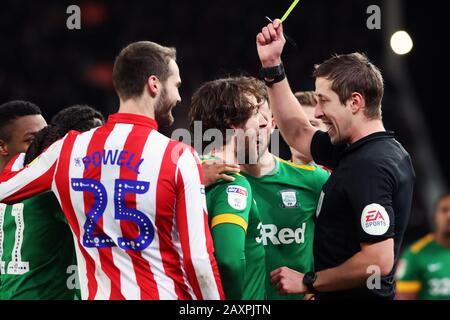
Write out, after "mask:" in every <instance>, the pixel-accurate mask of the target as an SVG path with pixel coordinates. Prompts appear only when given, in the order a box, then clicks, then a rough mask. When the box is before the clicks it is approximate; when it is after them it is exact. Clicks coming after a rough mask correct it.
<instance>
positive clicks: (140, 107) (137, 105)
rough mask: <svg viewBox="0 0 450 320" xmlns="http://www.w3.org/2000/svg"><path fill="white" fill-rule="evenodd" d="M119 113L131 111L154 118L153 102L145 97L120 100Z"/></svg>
mask: <svg viewBox="0 0 450 320" xmlns="http://www.w3.org/2000/svg"><path fill="white" fill-rule="evenodd" d="M118 112H119V113H131V114H138V115H142V116H147V117H149V118H152V119H155V110H154V107H153V103H151V102H149V101H148V99H147V98H145V96H144V97H142V98H138V99H129V100H127V101H122V100H121V101H120V107H119V111H118Z"/></svg>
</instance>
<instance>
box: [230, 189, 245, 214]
mask: <svg viewBox="0 0 450 320" xmlns="http://www.w3.org/2000/svg"><path fill="white" fill-rule="evenodd" d="M226 191H227V195H228V204H229V205H230V206H231V207H232V208H233V209H236V210H244V209H245V208H246V207H247V197H248V192H247V189H245V188H244V187H241V186H228V187H227V190H226Z"/></svg>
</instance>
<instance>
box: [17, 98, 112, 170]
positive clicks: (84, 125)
mask: <svg viewBox="0 0 450 320" xmlns="http://www.w3.org/2000/svg"><path fill="white" fill-rule="evenodd" d="M104 122H105V118H104V117H103V115H102V114H101V113H100V112H99V111H97V110H95V109H93V108H91V107H90V106H87V105H75V106H72V107H68V108H65V109H63V110H61V111H60V112H58V113H57V114H56V115H55V116H54V117H53V118H52V120H51V122H50V125H49V126H47V127H45V128H44V129H42V130H41V131H39V132H38V133H37V134H36V136H35V137H34V140H33V142H32V143H31V145H30V147H29V148H28V150H27V153H26V155H25V159H24V165H27V164H29V163H30V162H32V161H33V160H34V159H35V158H36V157H37V156H38V155H40V154H41V153H42V152H43V151H44V150H45V149H46V148H48V147H49V146H50V145H52V144H53V143H54V142H56V141H57V140H59V139H61V138H62V137H64V136H65V135H66V134H67V133H68V132H69V131H71V130H75V131H79V132H85V131H89V130H91V129H92V128H95V127H98V126H100V125H102V124H103V123H104Z"/></svg>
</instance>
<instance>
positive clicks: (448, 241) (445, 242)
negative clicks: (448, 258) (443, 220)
mask: <svg viewBox="0 0 450 320" xmlns="http://www.w3.org/2000/svg"><path fill="white" fill-rule="evenodd" d="M435 239H436V242H437V243H439V244H440V245H441V246H443V247H445V248H449V249H450V237H448V236H447V235H445V234H442V233H436V235H435Z"/></svg>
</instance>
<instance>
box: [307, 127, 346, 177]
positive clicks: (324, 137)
mask: <svg viewBox="0 0 450 320" xmlns="http://www.w3.org/2000/svg"><path fill="white" fill-rule="evenodd" d="M340 150H342V148H340V147H337V146H334V145H333V144H332V143H331V139H330V136H329V135H328V133H326V132H323V131H320V130H317V131H316V133H315V134H314V136H313V137H312V140H311V156H312V158H313V160H314V162H315V163H317V164H320V165H322V166H325V167H327V168H329V169H332V170H334V169H335V168H336V166H337V165H338V156H339V151H340Z"/></svg>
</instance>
